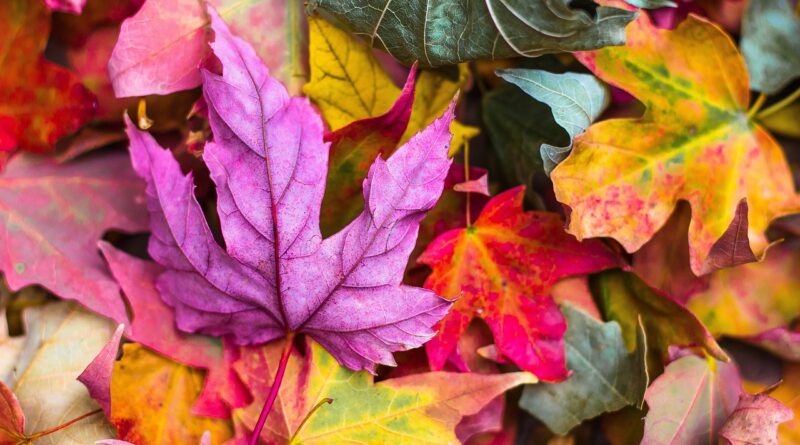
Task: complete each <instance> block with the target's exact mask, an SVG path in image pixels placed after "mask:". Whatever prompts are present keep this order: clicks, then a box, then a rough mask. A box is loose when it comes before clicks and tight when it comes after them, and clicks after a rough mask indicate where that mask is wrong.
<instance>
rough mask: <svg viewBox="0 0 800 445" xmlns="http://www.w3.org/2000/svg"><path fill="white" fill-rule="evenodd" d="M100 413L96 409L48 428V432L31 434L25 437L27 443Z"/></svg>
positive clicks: (99, 410) (100, 411)
mask: <svg viewBox="0 0 800 445" xmlns="http://www.w3.org/2000/svg"><path fill="white" fill-rule="evenodd" d="M102 412H103V410H102V409H100V408H98V409H96V410H94V411H92V412H88V413H86V414H84V415H82V416H78V417H76V418H74V419H72V420H70V421H69V422H66V423H62V424H61V425H59V426H57V427H53V428H50V429H49V430H44V431H40V432H38V433H34V434H31V435H30V436H28V437H26V439H27V440H28V441H32V440H36V439H38V438H40V437H44V436H47V435H48V434H53V433H55V432H56V431H60V430H63V429H64V428H67V427H68V426H70V425H72V424H73V423H77V422H80V421H81V420H83V419H85V418H87V417H91V416H93V415H95V414H98V413H102Z"/></svg>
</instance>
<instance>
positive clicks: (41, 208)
mask: <svg viewBox="0 0 800 445" xmlns="http://www.w3.org/2000/svg"><path fill="white" fill-rule="evenodd" d="M143 189H144V187H143V186H142V184H141V181H140V180H139V179H138V178H136V175H135V174H134V173H133V171H132V169H131V166H130V161H128V159H127V157H126V156H125V155H124V154H122V153H111V154H102V155H99V156H92V157H87V158H84V159H81V160H78V161H75V162H70V163H66V164H58V163H56V162H54V161H52V160H50V159H46V158H42V157H38V156H34V155H28V154H25V155H19V156H16V157H15V158H14V159H12V161H11V162H10V163H9V165H8V166H7V168H6V169H5V170H4V171H3V173H2V174H0V226H1V227H2V228H3V230H2V231H0V244H2V245H3V246H4V248H3V249H2V252H0V270H1V271H2V272H3V273H4V274H5V278H6V281H7V282H8V285H9V288H11V289H13V290H17V289H20V288H22V287H23V286H27V285H31V284H40V285H42V286H45V287H46V288H48V289H50V290H52V291H53V292H54V293H55V294H56V295H58V296H60V297H62V298H66V299H70V300H76V301H78V302H80V303H81V304H83V305H84V306H86V307H87V308H89V309H91V310H93V311H95V312H98V313H101V314H103V315H105V316H107V317H109V318H112V319H114V320H115V321H117V322H120V323H122V322H125V321H126V320H127V315H126V314H125V305H124V303H123V301H122V299H120V297H119V287H118V286H117V284H116V283H115V282H114V280H113V279H112V278H111V276H110V274H109V273H108V271H107V269H106V266H105V264H104V263H103V261H102V259H101V258H100V257H99V256H98V255H97V247H96V246H97V241H98V240H99V238H100V237H101V236H102V235H103V233H104V232H106V231H107V230H110V229H121V230H125V231H130V232H133V231H144V230H147V215H146V213H145V209H144V205H143V204H144V190H143Z"/></svg>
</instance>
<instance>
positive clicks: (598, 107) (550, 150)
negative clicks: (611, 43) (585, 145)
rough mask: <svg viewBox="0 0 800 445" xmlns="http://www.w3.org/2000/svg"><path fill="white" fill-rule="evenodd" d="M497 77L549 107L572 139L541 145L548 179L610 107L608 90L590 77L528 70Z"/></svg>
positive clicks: (504, 73) (515, 70)
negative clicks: (565, 141) (582, 136)
mask: <svg viewBox="0 0 800 445" xmlns="http://www.w3.org/2000/svg"><path fill="white" fill-rule="evenodd" d="M497 74H498V75H499V76H500V77H502V78H503V79H505V80H507V81H508V82H511V83H513V84H514V85H516V86H518V87H520V88H521V89H522V91H524V92H525V93H527V94H528V95H529V96H531V97H532V98H534V99H536V100H537V101H539V102H542V103H544V104H546V105H547V106H549V107H550V109H551V110H552V113H553V118H554V119H555V121H556V122H557V123H558V125H560V126H561V127H562V128H563V129H564V130H566V132H567V134H568V135H569V144H567V145H563V146H556V145H551V144H549V143H543V144H542V145H541V156H542V162H543V165H544V169H545V172H547V174H548V175H549V174H550V172H551V171H552V170H553V169H554V168H555V167H556V165H558V164H559V163H560V162H561V161H563V160H564V159H566V157H567V155H569V152H570V150H572V139H573V138H574V137H575V136H577V135H578V134H580V133H583V132H584V131H585V130H586V129H587V128H588V127H589V125H591V124H592V122H594V121H595V119H597V118H598V117H599V116H600V114H601V113H602V112H603V111H604V110H605V109H606V107H607V106H608V102H609V92H608V88H606V86H605V85H604V84H603V83H602V82H601V81H600V80H599V79H597V78H596V77H594V76H592V75H591V74H579V73H563V74H554V73H550V72H547V71H542V70H529V69H509V70H502V71H498V73H497Z"/></svg>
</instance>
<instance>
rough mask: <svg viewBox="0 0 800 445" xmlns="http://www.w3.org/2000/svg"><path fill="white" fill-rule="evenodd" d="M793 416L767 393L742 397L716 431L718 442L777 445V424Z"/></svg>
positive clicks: (745, 444) (790, 411)
mask: <svg viewBox="0 0 800 445" xmlns="http://www.w3.org/2000/svg"><path fill="white" fill-rule="evenodd" d="M793 417H794V413H793V412H792V410H791V409H789V408H787V407H786V406H785V405H784V404H782V403H781V402H779V401H777V400H775V399H773V398H772V397H770V396H768V395H766V394H755V395H749V394H743V395H741V396H739V403H738V404H737V405H736V409H735V410H734V411H733V413H732V414H731V416H730V417H728V420H726V421H725V424H724V425H722V428H721V429H720V430H719V437H720V442H721V443H723V444H725V445H748V444H765V445H766V444H775V445H777V444H778V443H779V442H778V425H779V424H781V423H784V422H787V421H789V420H792V418H793Z"/></svg>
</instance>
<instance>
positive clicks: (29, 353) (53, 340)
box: [2, 301, 114, 445]
mask: <svg viewBox="0 0 800 445" xmlns="http://www.w3.org/2000/svg"><path fill="white" fill-rule="evenodd" d="M25 322H26V323H25V325H26V329H27V332H28V334H27V336H26V338H25V344H24V346H23V349H22V354H21V355H20V357H19V360H18V361H17V366H16V369H15V370H14V372H12V373H10V374H8V375H5V376H3V378H2V380H3V382H5V384H6V385H8V387H9V388H10V389H11V390H12V391H13V392H14V394H16V396H17V399H19V404H20V406H21V407H22V412H23V413H25V418H26V420H27V421H26V422H25V432H26V433H27V434H29V435H30V434H33V433H38V432H41V431H45V430H48V429H50V428H53V427H56V426H59V425H62V424H63V423H65V422H67V421H70V420H72V419H75V418H77V417H79V416H82V415H84V414H88V413H90V412H92V411H94V410H96V409H98V408H99V407H98V405H97V403H96V402H95V401H94V400H92V398H91V397H90V396H89V392H88V391H87V390H86V388H84V386H83V385H82V384H81V383H80V382H78V380H77V378H78V375H80V373H81V372H82V371H83V370H84V368H86V366H87V365H88V364H89V363H90V362H91V361H92V359H93V358H94V357H95V356H96V355H97V353H98V352H99V351H100V350H101V349H103V346H105V344H106V342H107V341H108V339H109V338H110V337H111V334H112V333H113V331H114V325H113V323H111V322H109V321H108V320H106V319H103V318H101V317H98V316H96V315H93V314H91V313H89V312H87V311H86V310H84V309H83V308H81V307H80V306H78V305H76V304H74V303H71V302H66V301H63V302H58V303H52V304H47V305H45V306H42V307H35V308H29V309H27V310H26V311H25ZM113 436H114V430H113V428H112V427H111V425H110V424H109V423H108V422H107V421H106V420H105V418H104V417H103V416H102V415H100V414H99V413H98V414H95V415H93V416H91V417H89V418H86V419H84V420H81V421H80V423H77V424H74V425H72V426H70V427H69V428H66V429H63V430H60V431H57V432H55V433H53V434H49V435H46V436H44V437H41V438H39V439H36V442H35V444H36V445H86V444H87V443H94V441H96V440H100V439H107V438H110V437H113Z"/></svg>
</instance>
